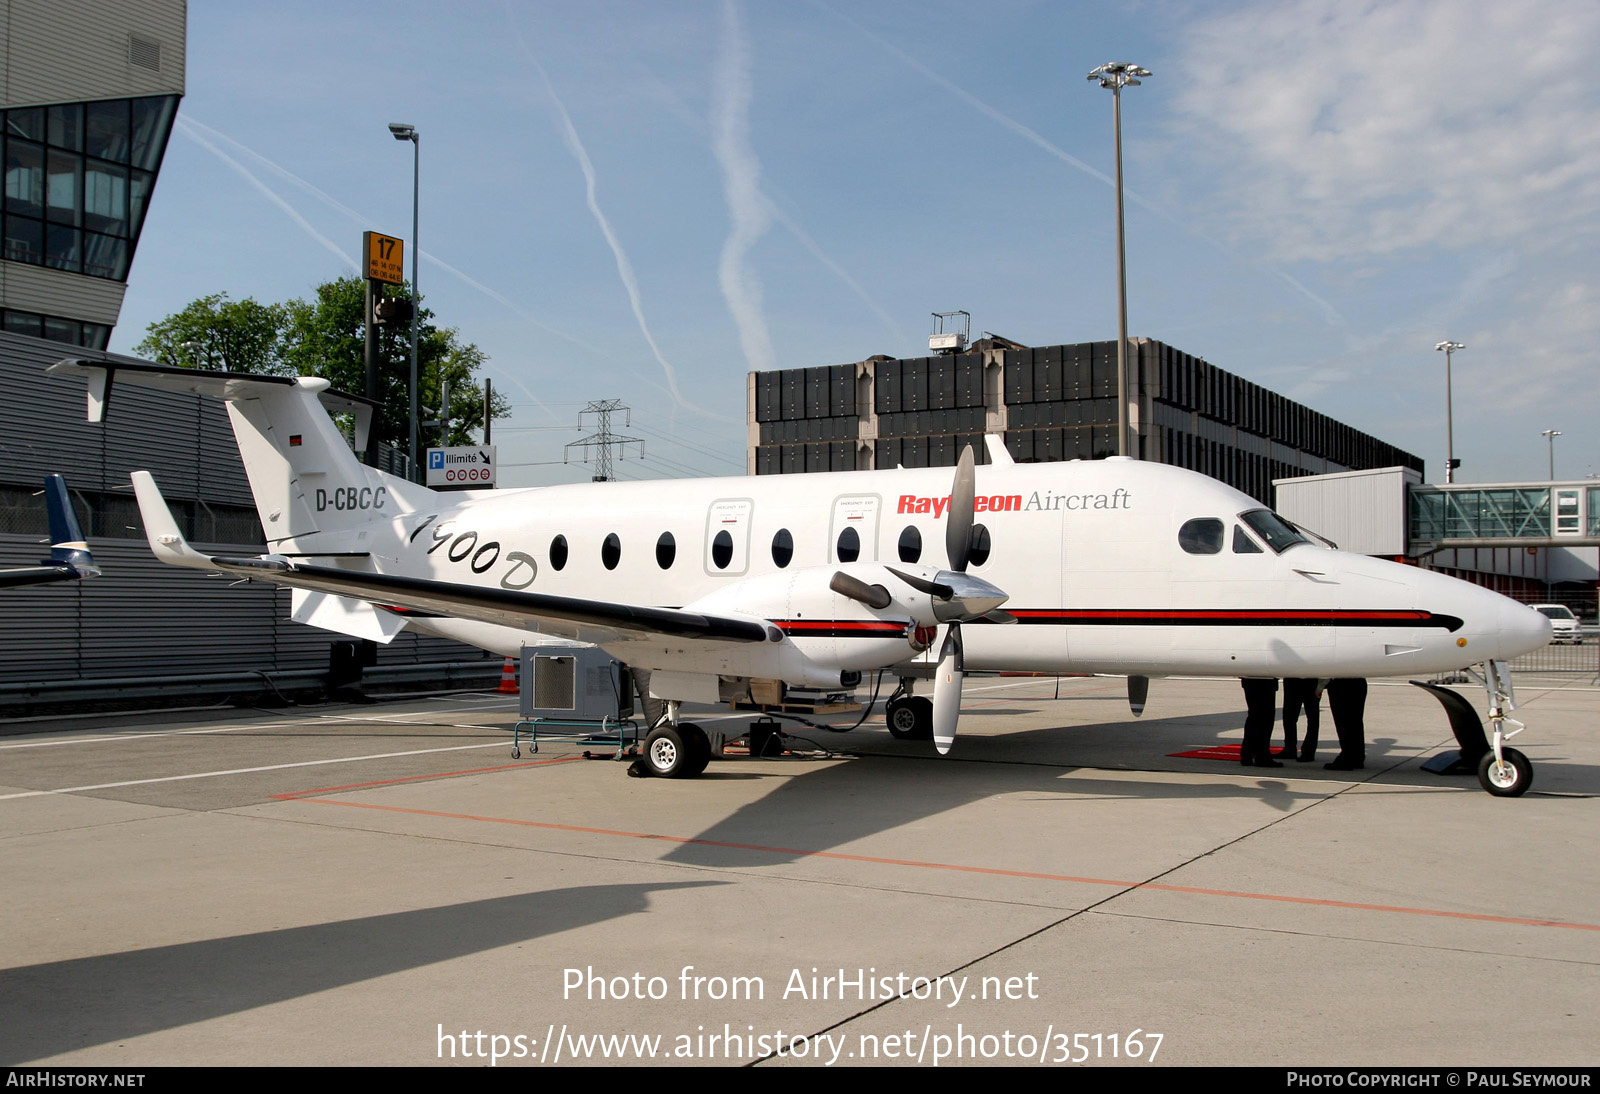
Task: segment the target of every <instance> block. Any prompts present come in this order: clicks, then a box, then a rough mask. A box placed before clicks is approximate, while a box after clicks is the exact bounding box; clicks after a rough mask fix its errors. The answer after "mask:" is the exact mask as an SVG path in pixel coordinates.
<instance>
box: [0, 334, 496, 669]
mask: <svg viewBox="0 0 1600 1094" xmlns="http://www.w3.org/2000/svg"><path fill="white" fill-rule="evenodd" d="M69 356H70V357H82V358H91V359H96V360H123V361H127V360H133V358H126V357H119V356H117V355H115V354H107V353H95V352H93V351H85V350H82V349H80V348H78V347H74V346H65V345H62V344H60V343H56V342H48V341H44V340H42V339H37V338H27V337H22V336H18V335H10V334H0V490H5V491H6V492H7V496H8V497H10V498H13V499H17V498H20V499H21V501H20V502H19V503H18V507H17V508H14V509H12V510H10V511H9V512H8V516H9V519H10V520H11V522H12V524H13V527H12V528H10V529H8V530H7V531H5V532H4V533H0V566H19V565H31V564H34V563H36V562H38V561H39V560H40V559H41V558H43V557H44V555H45V554H46V553H47V552H48V546H47V544H46V538H47V537H46V536H45V517H44V508H43V500H42V499H41V498H35V497H33V494H34V493H35V492H37V491H39V490H40V489H41V486H42V481H41V480H42V479H43V477H44V475H46V474H47V473H50V472H60V473H61V474H63V475H65V476H66V478H67V485H68V487H69V488H70V489H71V490H72V492H73V494H74V499H75V502H76V503H77V506H78V510H79V516H80V518H85V517H87V518H89V519H88V520H86V521H85V533H86V534H87V535H88V537H89V542H90V546H91V548H92V549H93V551H94V556H95V560H96V561H97V562H99V564H100V566H101V569H102V570H103V575H102V576H101V577H98V578H95V579H94V580H92V581H86V582H67V583H63V584H58V585H42V586H36V587H31V588H20V589H8V590H4V591H0V685H6V684H23V683H32V682H35V681H95V680H101V679H109V678H127V677H148V678H159V677H161V676H187V675H193V674H196V673H215V672H280V671H285V670H317V669H320V668H323V667H326V666H327V664H328V656H329V646H330V643H332V642H336V641H341V640H343V639H342V636H339V635H335V634H332V633H330V632H328V631H323V630H318V629H316V628H313V627H307V626H304V625H302V624H299V623H295V622H292V621H290V620H289V618H288V615H289V592H288V590H285V589H279V588H276V587H274V586H270V585H261V584H245V585H234V584H231V583H230V582H229V581H228V580H226V579H223V578H221V577H215V576H212V575H209V574H204V573H201V572H199V571H197V570H183V569H179V568H176V567H172V566H166V565H163V564H161V563H159V562H157V561H156V560H155V559H154V557H152V556H151V554H150V550H149V548H148V547H147V546H146V544H145V542H144V532H143V529H142V528H141V527H140V526H139V524H140V522H139V519H138V510H137V508H135V507H134V505H133V503H132V502H133V499H132V491H131V490H129V489H128V473H129V472H130V471H135V470H148V471H150V472H151V473H152V474H153V475H154V476H155V478H156V481H157V482H158V483H159V484H160V485H161V488H162V490H163V492H164V493H165V494H166V495H167V497H168V498H169V500H170V501H172V503H173V509H174V512H175V513H181V512H186V513H188V514H189V515H190V517H191V520H192V523H193V525H194V526H195V527H197V528H205V527H215V526H216V525H217V524H218V523H220V524H221V525H222V526H224V527H232V528H236V529H237V528H246V527H249V528H253V531H254V535H253V536H252V537H245V536H240V537H239V538H238V539H237V540H235V541H234V542H231V543H215V542H213V543H202V544H200V547H201V549H202V550H205V549H210V550H212V551H214V552H216V553H228V552H231V553H236V554H256V553H259V552H260V551H261V550H262V549H263V548H262V546H261V544H262V540H261V537H260V531H259V525H252V524H251V522H250V521H248V520H245V519H239V518H241V517H247V516H248V515H249V514H251V513H253V512H254V507H253V504H252V502H251V497H250V489H249V483H248V481H247V480H246V478H245V474H244V466H243V464H242V463H240V460H239V453H238V449H237V448H236V447H235V446H234V442H233V431H232V429H231V428H230V427H229V425H228V418H227V413H226V411H225V410H224V409H223V407H222V404H221V403H220V402H218V401H217V400H215V399H206V398H202V397H201V396H198V395H180V394H176V393H169V392H162V391H152V390H150V389H140V388H135V387H133V386H132V385H121V386H115V387H114V388H113V392H112V396H111V403H110V407H109V413H108V414H107V420H106V421H105V422H104V423H102V424H100V425H91V424H89V423H87V422H85V421H84V384H83V381H81V380H77V379H63V378H59V377H53V376H49V375H46V373H45V371H44V370H45V368H46V367H47V366H49V365H50V364H52V363H54V362H55V361H58V360H61V359H62V358H63V357H69ZM30 502H31V505H30ZM207 513H210V514H212V515H213V518H214V519H213V520H212V522H211V523H210V524H207V523H206V521H205V520H202V519H199V518H201V517H204V516H205V514H207ZM224 517H228V518H231V519H223V518H224ZM487 656H488V655H487V654H485V653H483V651H481V650H478V649H477V648H476V647H469V646H464V645H461V644H460V643H456V642H450V641H446V640H444V639H439V638H432V637H426V636H419V635H413V634H410V633H405V634H401V635H399V636H398V637H396V638H395V639H394V641H393V642H391V643H390V644H389V645H387V646H382V647H379V652H378V663H379V664H380V665H400V664H421V663H433V662H443V661H467V660H473V659H478V658H487Z"/></svg>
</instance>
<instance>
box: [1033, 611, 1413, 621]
mask: <svg viewBox="0 0 1600 1094" xmlns="http://www.w3.org/2000/svg"><path fill="white" fill-rule="evenodd" d="M1008 610H1009V609H1008ZM1012 614H1013V615H1016V616H1019V617H1027V618H1029V619H1041V618H1059V619H1351V620H1358V619H1431V618H1432V616H1431V615H1430V614H1429V613H1428V612H1422V611H1376V610H1374V611H1357V610H1345V609H1324V610H1292V609H1290V610H1286V609H1280V608H1233V609H1214V608H1130V609H1122V608H1083V609H1075V610H1073V609H1069V610H1062V609H1052V608H1018V609H1016V610H1015V611H1013V612H1012Z"/></svg>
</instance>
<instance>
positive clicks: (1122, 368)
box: [1089, 61, 1150, 456]
mask: <svg viewBox="0 0 1600 1094" xmlns="http://www.w3.org/2000/svg"><path fill="white" fill-rule="evenodd" d="M1148 75H1150V70H1149V69H1147V68H1141V67H1140V66H1138V65H1136V64H1133V63H1132V62H1131V61H1111V62H1108V63H1106V64H1103V65H1101V66H1100V67H1098V68H1096V69H1093V70H1091V71H1090V73H1089V79H1091V80H1098V81H1099V82H1100V86H1101V87H1104V88H1109V89H1110V90H1111V127H1112V130H1113V131H1114V133H1115V141H1116V159H1117V455H1119V456H1127V455H1131V454H1132V453H1130V452H1129V445H1128V272H1127V255H1126V251H1127V248H1126V246H1125V245H1124V237H1123V230H1122V89H1123V88H1124V87H1126V86H1129V85H1132V86H1134V87H1137V86H1138V85H1139V84H1140V83H1142V82H1143V81H1142V80H1140V79H1139V77H1141V76H1148Z"/></svg>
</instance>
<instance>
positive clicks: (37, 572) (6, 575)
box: [0, 475, 100, 589]
mask: <svg viewBox="0 0 1600 1094" xmlns="http://www.w3.org/2000/svg"><path fill="white" fill-rule="evenodd" d="M44 505H45V511H46V513H47V515H48V516H49V519H50V557H49V558H47V559H43V560H41V561H40V563H39V565H37V566H14V567H11V568H9V569H4V570H0V589H8V588H14V587H16V586H18V585H44V584H48V583H50V582H54V581H79V580H82V579H83V578H86V577H99V576H100V567H99V566H97V565H95V561H94V556H93V555H92V554H90V553H89V545H88V543H86V542H84V538H83V531H82V529H80V528H79V527H78V518H77V515H76V514H74V513H73V511H72V499H71V498H70V497H68V496H67V480H66V479H64V478H62V477H61V476H60V475H46V476H45V477H44Z"/></svg>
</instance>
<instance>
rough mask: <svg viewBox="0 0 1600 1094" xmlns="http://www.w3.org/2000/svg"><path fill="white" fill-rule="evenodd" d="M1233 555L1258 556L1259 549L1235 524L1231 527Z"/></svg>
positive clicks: (1246, 533)
mask: <svg viewBox="0 0 1600 1094" xmlns="http://www.w3.org/2000/svg"><path fill="white" fill-rule="evenodd" d="M1233 553H1234V554H1236V555H1259V554H1260V553H1261V547H1260V546H1259V545H1258V544H1257V543H1256V541H1255V540H1253V539H1251V538H1250V533H1249V532H1246V531H1245V530H1244V529H1243V528H1241V527H1239V526H1238V525H1237V524H1235V525H1234V526H1233Z"/></svg>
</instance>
